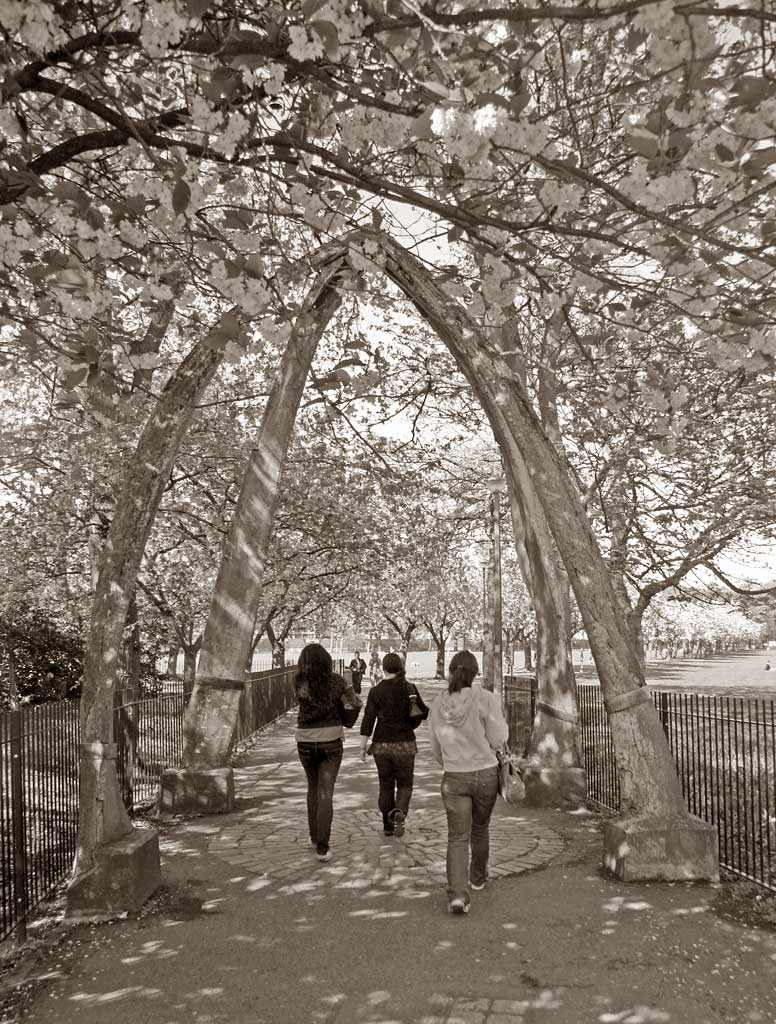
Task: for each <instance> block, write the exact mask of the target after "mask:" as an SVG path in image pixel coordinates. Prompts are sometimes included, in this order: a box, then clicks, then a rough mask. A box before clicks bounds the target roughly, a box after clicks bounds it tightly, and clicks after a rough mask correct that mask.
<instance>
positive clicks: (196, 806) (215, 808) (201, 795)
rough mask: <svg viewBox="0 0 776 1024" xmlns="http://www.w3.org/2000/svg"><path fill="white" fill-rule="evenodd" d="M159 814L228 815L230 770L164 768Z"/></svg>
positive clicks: (231, 796) (231, 783) (231, 804)
mask: <svg viewBox="0 0 776 1024" xmlns="http://www.w3.org/2000/svg"><path fill="white" fill-rule="evenodd" d="M159 810H160V811H161V813H162V814H228V813H229V812H230V811H233V810H234V771H233V769H232V768H166V769H165V770H164V771H163V772H162V785H161V792H160V795H159Z"/></svg>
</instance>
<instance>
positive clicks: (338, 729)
mask: <svg viewBox="0 0 776 1024" xmlns="http://www.w3.org/2000/svg"><path fill="white" fill-rule="evenodd" d="M297 666H298V671H297V674H296V678H295V680H294V690H295V692H296V697H297V700H298V702H299V713H298V715H297V719H296V724H297V729H296V744H297V751H298V753H299V760H300V761H301V762H302V767H303V768H304V771H305V775H306V776H307V824H308V827H309V829H310V841H311V842H312V844H313V846H314V847H315V851H316V854H317V856H318V860H321V861H327V860H330V859H331V854H330V852H329V840H330V838H331V822H332V817H333V813H334V783H335V782H336V781H337V773H338V772H339V768H340V764H341V763H342V737H343V731H342V730H343V726H345V727H347V728H351V727H352V726H354V725H355V724H356V719H357V718H358V712H359V710H360V708H361V699H360V698H359V697H358V695H357V694H356V692H355V691H354V690H353V687H352V686H347V685H346V683H345V680H344V679H343V678H342V676H340V675H337V673H336V672H334V671H333V666H332V660H331V655H330V654H329V652H328V651H327V650H326V648H325V647H322V646H321V645H320V644H307V646H306V647H303V648H302V652H301V654H300V655H299V661H298V662H297Z"/></svg>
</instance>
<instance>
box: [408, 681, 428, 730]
mask: <svg viewBox="0 0 776 1024" xmlns="http://www.w3.org/2000/svg"><path fill="white" fill-rule="evenodd" d="M407 691H408V693H407V698H408V700H409V702H410V707H409V711H408V714H409V719H410V724H411V725H412V726H413V728H414V727H415V726H416V725H420V723H421V722H422V721H424V720H425V719H426V718H427V717H428V708H426V707H424V706H423V704H422V702H421V700H420V698H419V696H418V694H417V691H415V690H414V689H413V688H412V687H411V686H410V685H409V684H407Z"/></svg>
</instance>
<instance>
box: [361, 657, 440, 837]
mask: <svg viewBox="0 0 776 1024" xmlns="http://www.w3.org/2000/svg"><path fill="white" fill-rule="evenodd" d="M413 706H414V707H415V708H417V710H418V712H419V714H418V713H416V714H411V711H412V710H413ZM427 717H428V708H427V707H426V704H425V703H424V701H423V698H422V697H421V696H420V693H419V692H418V688H417V686H415V684H414V683H410V682H408V681H407V677H406V675H405V674H404V664H403V663H402V660H401V657H400V656H399V655H398V654H386V656H385V657H384V658H383V678H382V680H381V682H380V683H378V684H377V686H374V687H372V689H370V691H369V696H368V697H367V701H366V710H365V711H364V717H363V719H362V720H361V757H362V758H363V759H364V760H366V756H367V747H368V744H369V737H370V736H372V730H374V737H373V740H372V753H373V754H374V758H375V765H376V766H377V778H378V780H379V783H380V791H379V795H378V798H377V806H378V808H379V810H380V813H381V814H382V816H383V834H384V835H386V836H402V835H404V822H405V820H406V818H407V812H408V811H409V806H410V799H411V798H412V785H413V780H414V774H415V754H416V753H417V750H418V746H417V743H416V742H415V729H417V727H418V726H419V725H420V723H421V722H422V721H424V720H425V719H426V718H427Z"/></svg>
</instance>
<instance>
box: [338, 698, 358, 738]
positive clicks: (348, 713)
mask: <svg viewBox="0 0 776 1024" xmlns="http://www.w3.org/2000/svg"><path fill="white" fill-rule="evenodd" d="M351 692H352V693H353V696H352V697H349V695H348V692H347V690H346V691H345V693H344V695H343V696H342V697H340V698H339V699H338V701H337V717H338V718H339V720H340V721H341V722H342V724H343V725H344V726H345V728H346V729H352V728H353V726H354V725H355V724H356V722H357V721H358V715H359V712H360V711H361V701H360V700H359V698H358V695H357V694H356V693H355V692H353V691H351Z"/></svg>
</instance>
